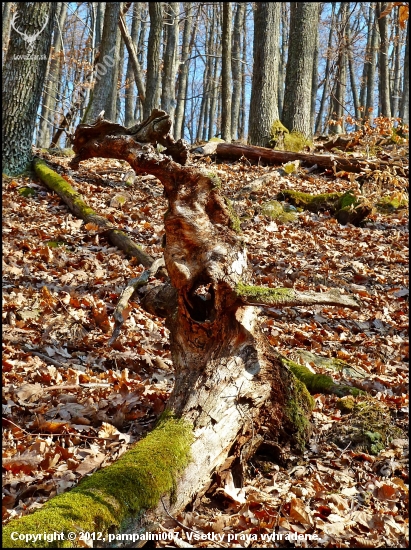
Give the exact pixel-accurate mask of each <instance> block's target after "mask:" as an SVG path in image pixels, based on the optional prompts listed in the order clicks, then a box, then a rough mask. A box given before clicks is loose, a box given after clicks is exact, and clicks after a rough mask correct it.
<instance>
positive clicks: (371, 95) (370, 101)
mask: <svg viewBox="0 0 411 550" xmlns="http://www.w3.org/2000/svg"><path fill="white" fill-rule="evenodd" d="M374 5H375V4H374ZM377 48H378V32H377V16H376V13H375V10H374V18H373V23H372V33H371V47H370V55H369V63H368V74H367V83H368V84H367V103H366V106H365V118H366V119H368V121H369V123H370V124H371V123H372V121H373V119H374V107H375V73H376V52H377Z"/></svg>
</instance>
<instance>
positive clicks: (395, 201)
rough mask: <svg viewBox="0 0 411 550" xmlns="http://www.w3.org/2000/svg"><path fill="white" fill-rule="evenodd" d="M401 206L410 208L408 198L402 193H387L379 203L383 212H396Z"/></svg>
mask: <svg viewBox="0 0 411 550" xmlns="http://www.w3.org/2000/svg"><path fill="white" fill-rule="evenodd" d="M400 208H408V200H407V199H406V198H405V197H404V196H402V195H401V196H399V195H386V196H385V197H382V198H381V199H380V200H379V201H378V203H377V209H378V210H379V211H380V212H382V213H390V212H394V211H395V210H398V209H400Z"/></svg>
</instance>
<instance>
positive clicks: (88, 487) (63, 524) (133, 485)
mask: <svg viewBox="0 0 411 550" xmlns="http://www.w3.org/2000/svg"><path fill="white" fill-rule="evenodd" d="M192 440H193V435H192V427H191V426H190V425H189V424H188V423H187V422H186V421H184V420H182V419H176V418H174V417H173V416H172V415H171V414H170V413H167V414H165V415H164V416H163V417H162V419H161V420H160V422H159V423H158V425H157V427H156V428H155V429H154V430H153V431H152V432H151V433H150V434H148V435H147V436H146V437H145V438H144V439H143V440H141V441H140V442H139V443H137V444H136V445H135V446H134V447H133V448H132V449H131V450H130V451H128V452H126V453H125V454H124V455H123V456H122V457H121V458H120V459H119V460H118V461H117V462H115V463H114V464H112V465H111V466H108V467H107V468H104V469H103V470H99V471H98V472H95V473H94V474H93V475H92V476H90V477H88V478H86V479H84V480H83V481H82V482H80V484H79V485H78V486H77V487H76V488H75V489H72V490H71V491H69V492H67V493H64V494H62V495H59V496H57V497H55V498H53V499H51V500H49V501H48V502H47V503H46V504H45V505H44V506H43V507H42V508H41V509H39V510H37V511H36V512H34V513H33V514H31V515H28V516H23V517H21V518H19V519H16V520H12V521H11V522H9V523H8V524H7V525H6V526H5V527H4V529H3V547H4V548H33V547H37V548H47V547H49V548H50V547H56V546H57V547H58V546H61V547H72V546H74V545H73V543H68V541H66V542H59V541H55V542H47V541H44V540H41V541H36V542H33V541H31V542H28V543H27V542H25V541H19V540H17V541H15V540H12V538H11V534H12V533H13V532H17V533H24V534H25V533H44V532H46V533H47V532H49V533H54V532H59V533H60V532H62V533H64V534H66V535H67V533H69V532H76V533H78V534H79V533H80V532H84V531H89V532H91V531H93V532H102V533H103V536H105V535H106V534H107V533H108V532H109V530H110V532H112V529H113V528H115V529H119V528H121V526H122V524H124V523H125V522H127V520H128V519H129V518H130V517H133V516H134V517H135V516H137V515H139V514H140V513H142V512H143V511H144V510H146V509H148V508H152V507H154V506H156V505H157V504H158V501H159V499H160V496H161V495H163V494H164V493H170V492H172V491H173V490H175V486H176V476H177V475H178V473H179V472H181V471H182V470H183V468H184V467H185V466H186V465H187V464H188V462H189V460H190V447H191V443H192Z"/></svg>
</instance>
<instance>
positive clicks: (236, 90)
mask: <svg viewBox="0 0 411 550" xmlns="http://www.w3.org/2000/svg"><path fill="white" fill-rule="evenodd" d="M245 8H246V4H245V2H237V7H236V12H235V19H234V32H233V51H232V62H231V68H232V73H233V100H232V104H231V138H232V139H235V138H236V137H237V136H238V122H239V113H240V100H241V31H242V28H243V21H244V15H245Z"/></svg>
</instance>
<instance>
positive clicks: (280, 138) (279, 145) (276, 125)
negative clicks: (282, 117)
mask: <svg viewBox="0 0 411 550" xmlns="http://www.w3.org/2000/svg"><path fill="white" fill-rule="evenodd" d="M288 133H289V132H288V130H287V128H286V127H285V126H284V125H283V124H282V123H281V122H280V121H279V120H278V119H277V120H274V122H273V123H272V125H271V131H270V141H269V144H268V145H269V146H270V147H273V148H275V149H283V148H284V137H285V136H286V135H287V134H288Z"/></svg>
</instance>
